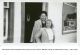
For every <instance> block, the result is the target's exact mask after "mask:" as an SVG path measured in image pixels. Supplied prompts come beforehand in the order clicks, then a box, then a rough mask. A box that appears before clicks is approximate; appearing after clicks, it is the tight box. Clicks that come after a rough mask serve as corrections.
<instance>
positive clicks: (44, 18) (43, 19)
mask: <svg viewBox="0 0 80 55" xmlns="http://www.w3.org/2000/svg"><path fill="white" fill-rule="evenodd" d="M40 18H41V20H42V21H45V20H46V14H45V13H42V14H41V17H40Z"/></svg>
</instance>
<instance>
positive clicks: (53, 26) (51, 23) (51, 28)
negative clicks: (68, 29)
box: [46, 19, 54, 29]
mask: <svg viewBox="0 0 80 55" xmlns="http://www.w3.org/2000/svg"><path fill="white" fill-rule="evenodd" d="M46 21H50V22H51V27H50V28H51V29H52V28H53V27H54V26H53V23H52V20H51V19H47V20H46Z"/></svg>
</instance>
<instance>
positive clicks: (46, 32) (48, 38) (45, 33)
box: [35, 19, 55, 43]
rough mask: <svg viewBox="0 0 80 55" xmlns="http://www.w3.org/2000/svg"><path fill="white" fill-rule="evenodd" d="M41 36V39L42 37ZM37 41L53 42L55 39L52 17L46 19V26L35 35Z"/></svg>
mask: <svg viewBox="0 0 80 55" xmlns="http://www.w3.org/2000/svg"><path fill="white" fill-rule="evenodd" d="M40 36H41V39H40ZM35 40H36V42H37V43H53V42H54V40H55V37H54V32H53V24H52V21H51V20H50V19H47V20H46V28H41V29H40V31H38V32H37V33H36V35H35Z"/></svg>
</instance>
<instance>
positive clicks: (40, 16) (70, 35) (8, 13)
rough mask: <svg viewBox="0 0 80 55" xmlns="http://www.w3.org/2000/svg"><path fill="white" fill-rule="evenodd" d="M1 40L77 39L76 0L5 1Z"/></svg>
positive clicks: (63, 40)
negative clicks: (55, 0) (47, 0)
mask: <svg viewBox="0 0 80 55" xmlns="http://www.w3.org/2000/svg"><path fill="white" fill-rule="evenodd" d="M3 4H4V6H3V9H4V29H3V30H4V34H3V35H4V39H3V41H4V43H77V3H76V2H63V3H57V2H56V3H49V2H4V3H3Z"/></svg>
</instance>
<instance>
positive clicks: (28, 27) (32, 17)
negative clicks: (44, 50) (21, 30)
mask: <svg viewBox="0 0 80 55" xmlns="http://www.w3.org/2000/svg"><path fill="white" fill-rule="evenodd" d="M41 11H42V3H28V2H27V3H25V34H24V43H30V39H31V34H32V30H33V26H34V22H35V21H36V20H38V19H39V16H40V13H41Z"/></svg>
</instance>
